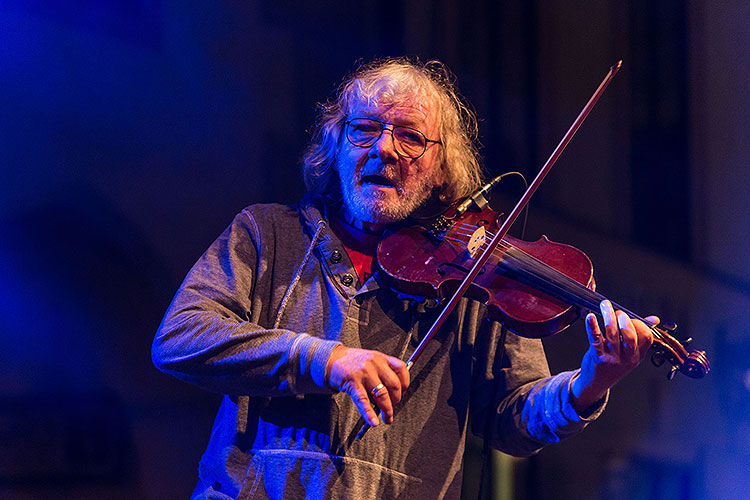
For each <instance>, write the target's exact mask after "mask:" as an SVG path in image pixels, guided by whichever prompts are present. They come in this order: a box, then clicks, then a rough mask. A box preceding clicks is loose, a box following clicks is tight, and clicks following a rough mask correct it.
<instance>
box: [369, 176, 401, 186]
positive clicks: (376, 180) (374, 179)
mask: <svg viewBox="0 0 750 500" xmlns="http://www.w3.org/2000/svg"><path fill="white" fill-rule="evenodd" d="M365 183H367V184H375V185H376V186H383V187H392V188H395V187H396V184H394V183H393V181H391V180H390V179H389V178H387V177H385V176H382V175H378V174H372V175H365V176H364V177H362V184H365Z"/></svg>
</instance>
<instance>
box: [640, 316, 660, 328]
mask: <svg viewBox="0 0 750 500" xmlns="http://www.w3.org/2000/svg"><path fill="white" fill-rule="evenodd" d="M644 319H645V320H646V323H648V324H650V325H653V326H656V325H658V324H659V323H661V319H659V316H646V317H645V318H644Z"/></svg>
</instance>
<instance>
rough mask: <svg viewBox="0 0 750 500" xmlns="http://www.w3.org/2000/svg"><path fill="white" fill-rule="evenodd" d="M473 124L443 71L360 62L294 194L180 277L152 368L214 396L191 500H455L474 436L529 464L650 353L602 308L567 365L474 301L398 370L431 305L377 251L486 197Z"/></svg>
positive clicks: (319, 129)
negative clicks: (448, 209)
mask: <svg viewBox="0 0 750 500" xmlns="http://www.w3.org/2000/svg"><path fill="white" fill-rule="evenodd" d="M476 129H477V127H476V119H475V118H474V116H473V114H472V113H471V112H470V111H469V110H468V108H467V107H466V106H465V105H464V103H463V102H462V101H461V99H460V98H459V97H458V96H457V93H456V91H455V90H454V87H453V85H452V79H451V76H450V74H449V73H448V71H447V69H446V68H445V67H444V66H443V65H442V64H440V63H436V62H433V63H427V64H422V63H415V62H412V61H408V60H405V59H395V60H394V59H389V60H384V61H375V62H373V63H371V64H368V65H365V66H363V67H362V68H360V69H359V70H358V71H357V72H355V73H354V75H352V76H351V77H350V78H349V79H348V80H347V81H346V82H345V83H344V84H343V85H342V87H341V88H340V90H339V92H338V95H337V97H336V98H335V99H333V100H331V101H330V102H328V103H326V104H324V105H323V106H322V107H321V113H320V117H319V120H318V122H317V126H316V130H315V134H314V137H313V139H312V142H311V144H310V146H309V147H308V149H307V151H306V152H305V156H304V167H303V168H304V177H305V182H306V184H307V187H308V194H307V195H306V196H305V197H304V199H303V200H302V201H301V202H300V203H298V204H296V205H293V206H284V205H275V204H270V205H252V206H250V207H248V208H246V209H244V210H243V211H242V212H240V214H238V215H237V216H236V217H235V219H234V220H233V222H232V223H231V225H230V226H229V227H228V228H227V230H226V231H225V232H224V233H223V234H222V235H221V236H220V237H219V238H218V239H217V240H216V241H215V242H214V243H213V244H212V245H211V247H210V248H209V249H208V250H207V251H206V253H205V254H204V255H203V256H202V257H201V258H200V260H199V261H198V262H197V263H196V264H195V266H194V267H193V268H192V269H191V271H190V272H189V274H188V275H187V277H186V278H185V281H184V282H183V283H182V285H181V287H180V289H179V291H178V292H177V295H176V296H175V298H174V300H173V302H172V304H171V305H170V307H169V310H168V311H167V313H166V316H165V318H164V320H163V322H162V324H161V326H160V327H159V331H158V332H157V335H156V338H155V340H154V345H153V359H154V362H155V364H156V365H157V366H158V367H159V368H160V369H161V370H163V371H164V372H166V373H169V374H171V375H174V376H176V377H178V378H180V379H182V380H185V381H188V382H190V383H193V384H196V385H198V386H200V387H203V388H206V389H208V390H212V391H216V392H219V393H221V394H224V398H223V401H222V404H221V408H220V410H219V414H218V416H217V418H216V421H215V424H214V428H213V432H212V434H211V439H210V442H209V445H208V449H207V451H206V453H205V454H204V456H203V458H202V460H201V463H200V467H199V483H198V486H197V488H196V490H195V493H194V496H193V498H200V499H204V498H211V499H234V498H270V499H281V498H289V499H298V498H309V499H316V498H353V499H383V498H459V496H460V489H461V475H462V474H461V471H462V456H463V451H464V444H465V438H466V434H467V432H473V433H475V434H477V435H479V436H481V437H483V438H484V439H485V440H487V441H488V442H489V443H490V445H491V446H493V447H494V448H497V449H500V450H502V451H504V452H506V453H510V454H512V455H517V456H528V455H531V454H533V453H535V452H537V451H538V450H539V449H541V448H542V447H543V446H545V445H547V444H549V443H554V442H558V441H560V440H561V439H563V438H565V437H568V436H570V435H573V434H576V433H578V432H580V431H581V430H583V428H584V427H585V426H586V425H587V424H588V423H589V422H591V421H593V420H594V419H596V418H597V417H598V416H599V415H600V414H601V412H602V411H603V409H604V406H605V404H606V400H607V396H608V391H609V389H610V388H611V387H612V386H613V385H614V384H615V383H616V382H617V381H618V380H620V379H621V378H622V377H624V376H625V375H627V374H628V373H629V372H630V371H631V370H633V369H634V368H635V367H636V366H637V365H638V363H639V362H640V361H641V359H642V358H643V357H644V356H645V354H646V351H647V350H648V348H649V346H650V344H651V341H652V337H651V333H650V330H649V328H648V327H647V326H646V325H645V324H644V323H643V322H641V321H638V320H632V321H631V319H630V318H628V316H627V315H626V314H625V313H622V312H617V313H615V311H613V310H612V306H611V305H610V304H609V303H608V302H606V301H605V302H603V303H602V304H601V313H602V317H603V324H602V325H600V324H599V323H598V321H597V319H596V317H595V316H594V315H593V314H589V315H587V317H586V320H585V323H586V330H587V332H588V338H589V342H590V346H589V348H588V350H587V351H586V353H585V354H584V356H583V361H582V364H581V368H579V369H577V370H574V371H570V372H563V373H559V374H557V375H553V376H550V374H549V369H548V367H547V362H546V358H545V356H544V351H543V349H542V346H541V342H540V341H539V340H536V339H528V338H523V337H520V336H518V335H516V334H514V333H512V332H507V334H506V333H505V331H504V329H503V327H502V325H500V324H498V323H496V322H494V321H487V310H486V306H485V305H484V304H482V303H480V302H478V301H474V300H469V299H461V301H460V302H459V305H458V306H457V307H456V309H455V310H454V312H453V313H452V314H451V315H450V316H449V318H448V320H447V321H446V323H445V324H444V325H443V326H442V328H441V330H440V331H438V333H437V334H436V335H435V337H434V338H433V339H432V340H431V341H430V343H428V344H427V347H426V349H425V351H424V353H423V355H422V356H421V357H420V358H419V359H418V361H416V362H415V363H414V365H413V366H411V367H410V369H407V367H406V365H405V363H404V361H403V360H404V359H406V358H407V357H408V356H409V355H410V353H411V352H413V350H414V348H415V346H416V345H417V344H418V342H419V340H420V339H421V338H422V336H424V334H425V333H426V331H427V329H429V327H430V325H431V323H432V321H434V319H435V318H436V316H437V315H438V313H439V311H440V308H439V307H435V306H436V304H435V303H434V301H433V300H430V299H422V298H419V297H413V296H407V295H405V294H401V293H398V292H397V291H395V290H393V289H392V288H391V286H389V284H388V282H387V281H386V280H385V278H384V276H383V273H382V271H378V266H377V262H376V260H375V249H376V245H377V242H378V239H379V237H380V235H381V233H382V232H383V230H384V229H385V228H386V227H387V226H389V225H393V224H398V223H400V222H402V221H404V220H406V219H407V218H408V217H409V216H410V215H412V214H413V213H414V212H415V211H416V210H417V209H418V208H420V207H421V206H423V205H424V204H425V203H426V202H427V201H428V200H429V199H432V198H435V197H436V198H439V199H440V200H441V201H443V202H445V203H448V204H452V203H455V202H457V201H459V200H461V199H464V198H466V197H467V196H469V195H470V194H471V193H472V192H473V191H475V190H476V189H477V188H479V187H480V186H481V183H482V173H481V168H480V161H479V155H478V153H477V150H476V147H475V145H474V140H475V137H476ZM648 321H653V322H656V321H657V319H656V318H655V317H650V318H648ZM376 409H377V410H378V411H379V412H381V414H380V415H378V414H376ZM381 419H382V421H381ZM363 422H364V423H366V424H368V425H369V426H372V428H370V429H369V430H368V431H367V432H365V433H364V434H363V435H361V437H358V434H359V433H360V431H361V429H362V427H363V425H364V424H363ZM383 424H385V425H383Z"/></svg>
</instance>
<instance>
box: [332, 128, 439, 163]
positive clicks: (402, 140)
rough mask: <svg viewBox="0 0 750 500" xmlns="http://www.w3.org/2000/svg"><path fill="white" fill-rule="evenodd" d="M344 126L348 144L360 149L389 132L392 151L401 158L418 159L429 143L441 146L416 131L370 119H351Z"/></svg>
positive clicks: (370, 144)
mask: <svg viewBox="0 0 750 500" xmlns="http://www.w3.org/2000/svg"><path fill="white" fill-rule="evenodd" d="M345 125H346V138H347V139H348V140H349V142H351V143H352V144H354V145H355V146H358V147H360V148H368V147H370V146H372V145H373V144H375V142H376V141H377V140H378V139H380V136H381V135H383V131H384V130H390V131H391V139H392V140H393V149H395V150H396V153H398V155H399V156H401V157H403V158H411V159H417V158H419V157H420V156H422V155H423V154H424V152H425V151H426V150H427V145H428V144H429V143H431V142H434V143H436V144H443V143H442V142H440V141H433V140H432V139H428V138H427V137H425V135H424V134H423V133H422V132H420V131H419V130H417V129H414V128H410V127H402V126H401V125H393V124H391V123H385V122H381V121H379V120H374V119H372V118H352V119H351V120H349V121H347V122H345ZM386 125H391V128H386Z"/></svg>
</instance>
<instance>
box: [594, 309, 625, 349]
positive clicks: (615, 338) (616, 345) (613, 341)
mask: <svg viewBox="0 0 750 500" xmlns="http://www.w3.org/2000/svg"><path fill="white" fill-rule="evenodd" d="M599 309H600V310H601V312H602V320H603V321H604V339H605V347H609V348H610V349H611V350H612V351H614V352H619V351H620V329H619V328H618V326H617V318H616V317H615V310H614V309H613V308H612V303H611V302H610V301H608V300H603V301H602V302H601V304H599Z"/></svg>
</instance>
